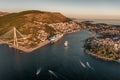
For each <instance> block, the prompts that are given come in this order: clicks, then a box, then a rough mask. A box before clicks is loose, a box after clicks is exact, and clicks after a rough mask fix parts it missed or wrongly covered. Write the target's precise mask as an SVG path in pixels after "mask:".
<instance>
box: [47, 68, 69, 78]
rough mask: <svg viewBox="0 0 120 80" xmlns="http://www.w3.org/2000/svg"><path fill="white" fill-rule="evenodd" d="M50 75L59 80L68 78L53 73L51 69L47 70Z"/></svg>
mask: <svg viewBox="0 0 120 80" xmlns="http://www.w3.org/2000/svg"><path fill="white" fill-rule="evenodd" d="M48 72H49V74H50V77H51V79H52V76H54V77H55V78H57V79H59V80H68V79H67V78H66V77H65V76H63V75H61V74H59V73H55V72H53V71H52V70H48Z"/></svg>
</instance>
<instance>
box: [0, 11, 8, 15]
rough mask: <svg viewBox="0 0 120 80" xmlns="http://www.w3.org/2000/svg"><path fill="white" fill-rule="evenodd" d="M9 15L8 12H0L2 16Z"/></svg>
mask: <svg viewBox="0 0 120 80" xmlns="http://www.w3.org/2000/svg"><path fill="white" fill-rule="evenodd" d="M7 14H8V12H1V11H0V16H4V15H7Z"/></svg>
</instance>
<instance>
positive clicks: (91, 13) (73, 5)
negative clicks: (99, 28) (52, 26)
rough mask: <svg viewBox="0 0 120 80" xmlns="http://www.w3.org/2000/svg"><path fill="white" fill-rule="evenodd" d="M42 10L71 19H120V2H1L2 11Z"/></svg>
mask: <svg viewBox="0 0 120 80" xmlns="http://www.w3.org/2000/svg"><path fill="white" fill-rule="evenodd" d="M25 10H41V11H51V12H60V13H62V14H63V15H65V16H67V17H71V18H80V19H120V0H0V11H4V12H20V11H25Z"/></svg>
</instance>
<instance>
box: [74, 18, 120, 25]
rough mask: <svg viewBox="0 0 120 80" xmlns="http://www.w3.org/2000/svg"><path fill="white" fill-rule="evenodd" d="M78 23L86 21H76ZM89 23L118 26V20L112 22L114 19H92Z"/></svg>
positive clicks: (119, 22)
mask: <svg viewBox="0 0 120 80" xmlns="http://www.w3.org/2000/svg"><path fill="white" fill-rule="evenodd" d="M76 21H78V22H81V21H86V19H78V20H76ZM90 21H94V22H93V23H107V24H115V25H120V20H119V19H118V20H114V19H93V20H90Z"/></svg>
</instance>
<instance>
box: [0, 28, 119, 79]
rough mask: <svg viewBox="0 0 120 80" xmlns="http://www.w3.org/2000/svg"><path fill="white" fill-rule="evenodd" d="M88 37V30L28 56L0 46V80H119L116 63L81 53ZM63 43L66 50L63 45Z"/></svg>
mask: <svg viewBox="0 0 120 80" xmlns="http://www.w3.org/2000/svg"><path fill="white" fill-rule="evenodd" d="M88 37H90V35H89V32H88V31H87V30H83V31H80V32H75V33H72V34H67V35H65V36H64V37H63V38H62V39H61V40H59V41H58V42H57V43H56V44H54V45H50V44H49V45H47V46H45V47H42V48H40V49H38V50H36V51H34V52H32V53H29V54H28V53H26V54H23V53H20V52H18V51H16V50H14V49H11V48H9V47H8V46H7V45H0V80H120V76H119V74H120V64H119V63H116V62H108V61H104V60H100V59H97V58H94V57H92V56H90V55H88V54H86V53H85V52H84V51H83V49H82V47H83V45H84V40H85V39H86V38H88ZM66 40H68V42H69V47H68V48H65V47H64V45H63V44H64V41H66ZM37 71H38V74H36V72H37ZM50 71H52V73H51V72H50Z"/></svg>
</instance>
